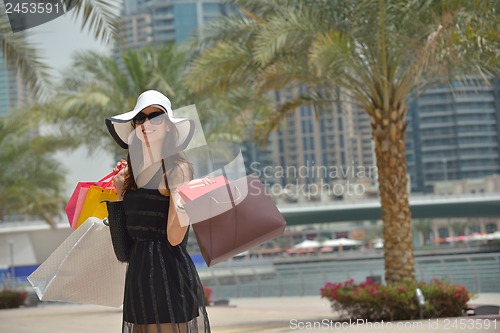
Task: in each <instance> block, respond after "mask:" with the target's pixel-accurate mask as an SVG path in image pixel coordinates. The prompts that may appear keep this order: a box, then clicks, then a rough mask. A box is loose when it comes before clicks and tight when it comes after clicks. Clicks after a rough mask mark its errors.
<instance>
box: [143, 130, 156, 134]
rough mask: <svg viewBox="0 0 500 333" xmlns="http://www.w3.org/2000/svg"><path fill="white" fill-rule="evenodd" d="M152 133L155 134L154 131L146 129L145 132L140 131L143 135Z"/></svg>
mask: <svg viewBox="0 0 500 333" xmlns="http://www.w3.org/2000/svg"><path fill="white" fill-rule="evenodd" d="M154 132H156V131H155V130H152V129H147V130H146V129H144V130H142V133H144V134H151V133H154Z"/></svg>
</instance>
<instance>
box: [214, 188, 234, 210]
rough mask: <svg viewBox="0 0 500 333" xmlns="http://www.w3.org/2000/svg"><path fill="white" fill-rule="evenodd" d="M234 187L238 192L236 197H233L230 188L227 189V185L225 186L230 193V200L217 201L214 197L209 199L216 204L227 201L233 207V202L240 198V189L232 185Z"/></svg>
mask: <svg viewBox="0 0 500 333" xmlns="http://www.w3.org/2000/svg"><path fill="white" fill-rule="evenodd" d="M234 188H235V190H236V191H237V192H238V197H237V198H233V196H232V195H231V194H232V192H231V190H230V189H229V187H227V189H228V190H227V191H228V193H231V194H229V195H230V201H218V200H217V199H215V198H214V197H210V199H212V200H213V201H214V202H215V203H216V204H228V203H230V204H232V206H233V207H235V202H236V201H239V200H240V199H241V191H240V189H239V188H238V187H237V186H234Z"/></svg>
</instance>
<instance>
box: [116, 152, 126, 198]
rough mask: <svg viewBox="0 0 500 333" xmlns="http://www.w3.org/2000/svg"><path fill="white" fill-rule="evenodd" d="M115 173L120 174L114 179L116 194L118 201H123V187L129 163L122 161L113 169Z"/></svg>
mask: <svg viewBox="0 0 500 333" xmlns="http://www.w3.org/2000/svg"><path fill="white" fill-rule="evenodd" d="M113 171H114V172H117V171H118V173H117V174H116V175H115V176H114V177H113V185H114V186H115V188H116V192H117V193H118V200H122V199H123V186H124V184H125V176H126V175H127V174H128V165H127V161H125V160H120V161H119V162H117V163H116V166H115V167H114V169H113Z"/></svg>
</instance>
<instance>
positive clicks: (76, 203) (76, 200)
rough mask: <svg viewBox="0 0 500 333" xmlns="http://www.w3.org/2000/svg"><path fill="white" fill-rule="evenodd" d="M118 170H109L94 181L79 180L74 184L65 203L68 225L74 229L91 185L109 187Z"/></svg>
mask: <svg viewBox="0 0 500 333" xmlns="http://www.w3.org/2000/svg"><path fill="white" fill-rule="evenodd" d="M117 173H118V172H111V173H110V174H108V175H106V176H104V177H103V178H101V179H100V180H98V181H96V182H79V183H78V184H77V185H76V188H75V190H74V191H73V194H72V195H71V197H70V199H69V201H68V204H67V205H66V209H65V210H66V215H67V216H68V222H69V226H70V227H71V228H73V229H76V224H77V222H78V217H79V216H80V212H81V211H82V207H83V204H84V202H85V198H86V196H87V193H88V191H89V188H90V187H91V186H99V187H104V188H106V187H109V186H110V185H111V180H112V179H113V177H114V176H115V175H116V174H117Z"/></svg>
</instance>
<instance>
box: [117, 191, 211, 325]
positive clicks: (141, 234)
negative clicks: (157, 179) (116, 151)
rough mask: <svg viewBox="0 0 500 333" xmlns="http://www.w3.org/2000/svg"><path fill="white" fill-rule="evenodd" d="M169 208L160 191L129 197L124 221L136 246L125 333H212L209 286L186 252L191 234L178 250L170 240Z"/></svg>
mask: <svg viewBox="0 0 500 333" xmlns="http://www.w3.org/2000/svg"><path fill="white" fill-rule="evenodd" d="M168 206H169V197H165V196H163V195H162V194H161V193H160V192H159V191H158V190H153V189H145V188H140V189H138V190H134V191H126V193H125V195H124V198H123V210H122V211H124V214H123V215H124V216H123V218H125V221H126V226H127V231H128V232H129V234H130V236H131V237H132V239H133V240H134V242H133V246H132V250H131V254H130V260H129V266H128V269H127V275H126V278H125V294H124V302H123V329H122V332H123V333H136V332H147V333H163V332H179V333H181V332H182V333H184V332H189V333H194V332H199V333H202V332H203V333H206V332H210V325H209V322H208V316H207V312H206V309H205V296H204V292H203V286H202V284H201V281H200V279H199V276H198V273H197V271H196V268H195V266H194V264H193V262H192V260H191V257H190V256H189V254H188V253H187V251H186V243H187V235H188V233H186V236H185V237H184V240H183V241H182V243H180V244H179V245H177V246H172V245H171V244H170V243H169V242H168V240H167V234H166V229H167V228H166V227H167V216H168V209H169V207H168ZM162 324H163V325H162ZM165 324H166V326H167V327H165ZM168 324H171V325H168Z"/></svg>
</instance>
